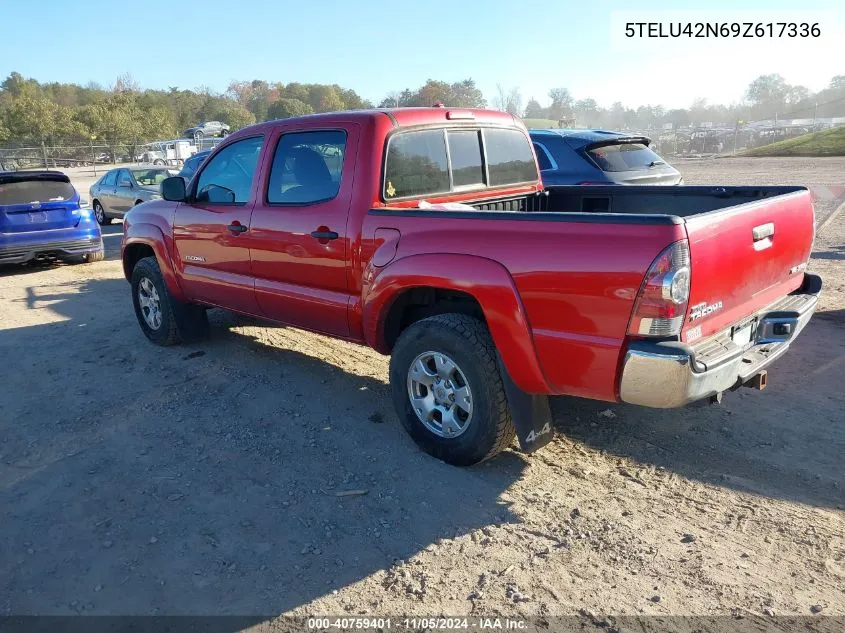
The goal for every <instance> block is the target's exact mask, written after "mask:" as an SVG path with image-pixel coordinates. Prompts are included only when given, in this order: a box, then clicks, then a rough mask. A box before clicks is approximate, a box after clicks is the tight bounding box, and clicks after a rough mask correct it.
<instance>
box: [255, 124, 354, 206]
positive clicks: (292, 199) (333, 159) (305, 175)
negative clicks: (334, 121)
mask: <svg viewBox="0 0 845 633" xmlns="http://www.w3.org/2000/svg"><path fill="white" fill-rule="evenodd" d="M345 155H346V132H345V131H343V130H315V131H313V132H293V133H289V134H283V135H282V136H281V138H280V139H279V144H278V146H277V147H276V155H275V156H274V157H273V166H272V168H271V170H270V182H269V184H268V186H267V202H269V203H270V204H294V205H301V204H312V203H315V202H325V201H327V200H331V199H332V198H334V197H335V196H337V192H338V191H339V190H340V179H341V174H342V170H343V158H344V156H345Z"/></svg>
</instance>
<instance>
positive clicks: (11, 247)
mask: <svg viewBox="0 0 845 633" xmlns="http://www.w3.org/2000/svg"><path fill="white" fill-rule="evenodd" d="M102 250H103V238H102V237H101V236H100V235H90V236H85V237H79V236H77V237H75V238H74V239H62V240H56V239H53V240H39V241H31V242H30V241H26V242H14V243H7V244H3V243H0V264H22V263H25V262H28V261H30V260H32V259H36V258H38V257H46V256H53V257H59V258H64V257H76V256H79V255H85V254H87V253H96V252H99V251H102Z"/></svg>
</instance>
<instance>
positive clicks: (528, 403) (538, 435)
mask: <svg viewBox="0 0 845 633" xmlns="http://www.w3.org/2000/svg"><path fill="white" fill-rule="evenodd" d="M497 360H498V363H499V371H500V372H501V374H502V382H503V383H504V385H505V396H507V399H508V405H509V406H510V409H511V417H512V418H513V425H514V426H515V427H516V436H517V437H518V438H519V446H520V448H521V449H522V452H523V453H533V452H534V451H536V450H537V449H539V448H542V447H543V446H545V445H546V444H548V443H549V442H551V441H552V438H553V437H554V426H552V410H551V408H550V407H549V397H548V396H537V395H533V394H530V393H525V392H524V391H523V390H522V389H520V388H519V387H517V386H516V384H515V383H514V382H513V380H511V377H510V374H508V370H507V369H505V365H504V363H503V362H502V359H501V358H498V356H497Z"/></svg>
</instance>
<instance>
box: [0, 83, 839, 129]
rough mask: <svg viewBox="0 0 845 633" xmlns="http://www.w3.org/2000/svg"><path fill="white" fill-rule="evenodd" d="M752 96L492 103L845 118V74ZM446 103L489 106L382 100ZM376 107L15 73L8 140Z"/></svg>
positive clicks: (478, 96) (7, 105)
mask: <svg viewBox="0 0 845 633" xmlns="http://www.w3.org/2000/svg"><path fill="white" fill-rule="evenodd" d="M744 97H745V98H744V101H743V102H741V103H738V104H732V105H717V104H709V103H708V102H707V101H706V100H705V99H697V100H695V101H694V102H693V103H692V104H691V105H690V107H689V108H679V109H666V108H664V107H663V106H661V105H645V106H640V107H638V108H636V109H634V108H629V107H627V106H625V105H624V104H623V103H622V102H621V101H617V102H615V103H613V104H612V105H611V106H610V107H609V108H605V107H601V106H600V105H599V104H598V103H597V102H596V101H595V100H594V99H592V98H589V97H588V98H583V99H575V98H574V97H573V95H572V94H571V93H570V91H569V90H568V89H566V88H554V89H552V90H550V91H549V93H548V102H549V105H547V106H543V105H541V104H540V103H539V102H538V101H537V100H536V99H534V98H531V99H529V100H528V101H527V103H526V104H525V105H524V106H523V99H522V95H521V93H520V90H519V88H510V89H505V88H503V87H502V86H498V87H497V93H496V94H495V95H494V96H493V99H492V104H491V105H492V106H493V107H495V108H498V109H501V110H506V111H508V112H511V113H512V114H514V115H517V116H521V117H525V118H527V119H546V120H550V121H551V122H553V123H561V124H567V125H577V126H584V127H607V128H615V129H636V128H641V127H647V126H658V125H663V124H666V123H671V124H673V125H674V126H684V125H694V124H697V123H701V122H704V121H711V122H713V123H716V124H729V125H733V124H735V123H737V122H743V121H745V122H747V121H755V120H761V119H773V118H781V119H785V118H813V117H831V116H843V115H845V75H837V76H836V77H833V78H832V79H831V81H830V84H829V85H828V87H827V88H825V89H824V90H821V91H819V92H818V93H815V94H813V93H811V92H810V91H809V90H808V89H807V88H805V87H803V86H794V85H790V84H788V83H787V82H786V81H785V80H784V79H783V77H781V76H780V75H763V76H760V77H758V78H757V79H755V80H754V81H753V82H752V83H751V84H750V85H749V86H748V89H747V91H746V93H745V96H744ZM437 102H442V103H444V104H446V105H448V106H452V107H465V108H470V107H475V108H483V107H486V106H487V105H488V104H487V100H486V99H485V98H484V95H483V94H482V92H481V90H479V88H478V87H477V86H476V85H475V82H474V81H473V80H472V79H465V80H463V81H458V82H454V83H448V82H444V81H437V80H434V79H429V80H428V81H427V82H426V83H425V84H424V85H422V86H420V87H418V88H405V89H403V90H396V91H392V92H389V93H388V94H387V95H386V96H385V98H384V99H383V100H382V101H381V102H379V103H378V106H379V107H406V106H431V105H433V104H435V103H437ZM371 107H373V103H371V102H370V101H368V100H366V99H364V98H362V97H361V96H360V95H359V94H358V93H356V92H355V91H354V90H352V89H348V88H343V87H341V86H338V85H336V84H332V85H328V84H304V83H297V82H293V83H288V84H284V83H270V82H266V81H262V80H253V81H241V82H233V83H232V84H230V85H229V86H228V88H227V89H226V91H224V92H222V93H217V92H214V91H212V90H210V89H207V88H200V89H197V90H184V89H180V88H177V87H170V88H168V89H166V90H152V89H146V90H142V89H141V88H140V87H139V86H138V85H137V83H136V82H135V81H134V80H133V78H132V77H131V76H130V75H123V76H121V77H118V78H117V80H116V81H115V82H114V84H113V85H112V86H110V87H108V88H104V87H103V86H101V85H98V84H96V83H89V84H87V85H85V86H80V85H76V84H68V83H39V82H38V81H37V80H35V79H30V78H24V77H23V76H22V75H21V74H20V73H16V72H13V73H11V74H10V75H9V76H8V77H7V78H6V79H5V80H4V81H3V82H2V83H0V143H2V144H5V145H17V146H22V145H26V144H35V143H42V142H43V143H46V144H48V145H51V144H52V145H58V144H69V143H84V144H88V143H96V144H108V145H111V146H115V145H117V144H121V143H137V142H139V141H147V140H153V139H163V138H174V137H176V136H178V135H180V133H181V132H182V131H184V130H185V129H187V128H189V127H191V126H193V125H195V124H197V123H199V122H201V121H213V120H219V121H223V122H225V123H227V124H228V125H229V126H231V128H232V130H236V129H239V128H241V127H244V126H246V125H250V124H252V123H255V122H257V121H265V120H269V119H277V118H286V117H292V116H300V115H305V114H311V113H316V112H331V111H337V110H350V109H352V110H354V109H362V108H371Z"/></svg>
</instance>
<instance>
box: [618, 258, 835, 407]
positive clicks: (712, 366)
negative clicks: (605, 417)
mask: <svg viewBox="0 0 845 633" xmlns="http://www.w3.org/2000/svg"><path fill="white" fill-rule="evenodd" d="M821 285H822V284H821V278H819V277H818V276H816V275H809V274H808V275H805V279H804V286H803V287H802V289H801V290H800V291H798V292H797V293H795V294H791V295H787V296H786V297H784V298H783V299H781V300H780V301H778V302H776V303H775V304H773V305H771V306H768V307H767V308H765V309H764V310H762V311H760V312H759V313H757V314H756V315H754V316H755V317H756V327H755V330H756V331H755V337H754V340H753V341H752V342H751V344H750V345H747V346H745V347H740V346H738V345H736V344H734V343H733V342H732V341H731V339H730V330H728V331H727V332H726V333H722V334H720V335H716V336H715V337H713V338H711V339H710V340H709V341H707V342H705V343H702V344H698V345H696V346H695V347H691V346H689V345H686V344H684V343H677V342H665V343H652V342H647V341H635V342H633V343H631V345H630V347H629V348H628V351H627V352H626V354H625V360H624V362H623V366H622V379H621V382H620V386H619V396H620V398H621V399H622V401H623V402H627V403H629V404H638V405H641V406H645V407H655V408H659V409H671V408H675V407H682V406H684V405H686V404H689V403H691V402H695V401H696V400H701V399H702V398H707V397H710V396H715V395H716V394H719V393H722V392H724V391H728V390H730V389H735V388H736V387H739V386H741V385H742V384H743V383H745V382H747V381H748V380H750V379H751V378H752V377H754V376H755V375H756V374H758V373H759V372H760V371H762V370H763V369H765V368H766V367H768V366H769V365H770V364H771V363H773V362H774V361H775V360H776V359H777V358H780V357H781V356H782V355H783V354H784V353H786V350H787V349H789V345H790V343H791V342H792V341H793V340H794V339H795V337H796V336H798V334H799V333H800V332H801V330H803V329H804V326H806V325H807V323H808V322H809V321H810V318H811V317H812V316H813V313H814V312H815V311H816V306H817V305H818V301H819V293H820V292H821Z"/></svg>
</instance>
